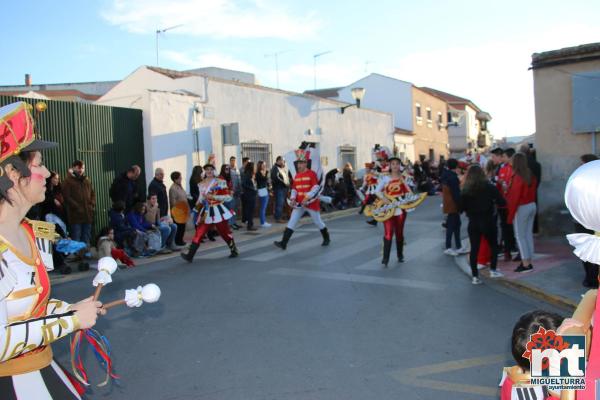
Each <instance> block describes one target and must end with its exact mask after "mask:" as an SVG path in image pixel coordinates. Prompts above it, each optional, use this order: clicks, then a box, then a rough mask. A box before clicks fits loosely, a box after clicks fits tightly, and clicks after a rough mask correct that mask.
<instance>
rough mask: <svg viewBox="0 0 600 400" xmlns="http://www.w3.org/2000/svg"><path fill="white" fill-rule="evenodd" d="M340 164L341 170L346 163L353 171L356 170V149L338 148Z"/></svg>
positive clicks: (348, 147)
mask: <svg viewBox="0 0 600 400" xmlns="http://www.w3.org/2000/svg"><path fill="white" fill-rule="evenodd" d="M340 163H341V166H342V168H343V167H344V165H346V163H350V165H352V168H353V169H356V147H352V146H341V147H340Z"/></svg>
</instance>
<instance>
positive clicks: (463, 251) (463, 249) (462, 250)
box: [456, 247, 470, 254]
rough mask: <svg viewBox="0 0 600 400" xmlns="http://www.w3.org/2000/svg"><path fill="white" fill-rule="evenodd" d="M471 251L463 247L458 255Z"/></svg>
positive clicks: (458, 250)
mask: <svg viewBox="0 0 600 400" xmlns="http://www.w3.org/2000/svg"><path fill="white" fill-rule="evenodd" d="M469 251H470V250H469V249H467V248H466V247H461V248H460V249H457V250H456V252H457V253H458V254H467V253H468V252H469Z"/></svg>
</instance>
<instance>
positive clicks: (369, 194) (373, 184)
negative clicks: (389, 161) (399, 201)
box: [358, 162, 379, 226]
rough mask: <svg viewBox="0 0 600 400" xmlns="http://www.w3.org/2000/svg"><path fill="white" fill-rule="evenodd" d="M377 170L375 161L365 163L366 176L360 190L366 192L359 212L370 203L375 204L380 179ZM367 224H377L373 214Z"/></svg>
mask: <svg viewBox="0 0 600 400" xmlns="http://www.w3.org/2000/svg"><path fill="white" fill-rule="evenodd" d="M378 179H379V178H378V176H377V171H376V170H375V163H374V162H370V163H365V176H364V178H363V184H362V186H361V188H360V190H361V191H362V192H363V193H364V194H365V199H364V200H363V202H362V206H361V207H360V211H359V212H358V213H359V214H362V213H363V211H364V210H365V207H366V206H368V205H369V204H373V202H374V201H375V199H376V198H377V196H375V190H376V189H377V181H378ZM367 224H370V225H373V226H377V221H375V219H374V218H373V217H372V216H371V217H368V219H367Z"/></svg>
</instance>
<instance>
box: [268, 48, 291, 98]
mask: <svg viewBox="0 0 600 400" xmlns="http://www.w3.org/2000/svg"><path fill="white" fill-rule="evenodd" d="M288 52H289V50H284V51H278V52H275V53H270V54H265V58H267V57H269V58H270V57H273V58H274V59H275V78H276V80H277V89H279V56H280V55H281V54H284V53H288Z"/></svg>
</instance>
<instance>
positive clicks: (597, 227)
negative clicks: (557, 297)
mask: <svg viewBox="0 0 600 400" xmlns="http://www.w3.org/2000/svg"><path fill="white" fill-rule="evenodd" d="M599 174H600V161H592V162H589V163H587V164H584V165H582V166H580V167H579V168H577V169H576V170H575V172H573V174H572V175H571V177H570V178H569V180H568V181H567V186H566V188H565V204H566V206H567V208H568V209H569V212H570V213H571V215H572V216H573V218H574V219H575V220H576V221H577V222H578V223H580V224H581V225H582V226H583V227H585V228H586V229H589V230H591V231H594V232H595V234H588V233H574V234H570V235H567V239H568V240H569V243H570V244H571V246H573V247H574V248H575V250H574V251H573V253H575V255H576V256H577V257H579V258H580V259H581V260H582V261H586V262H591V263H595V264H598V263H600V180H598V175H599ZM599 300H600V297H598V290H597V289H593V290H589V291H588V292H587V293H586V294H585V296H584V297H583V299H582V300H581V302H580V303H579V305H578V306H577V309H576V310H575V312H574V313H573V317H572V318H569V319H567V320H565V322H563V325H562V326H561V329H562V331H563V334H567V335H573V334H585V335H586V336H587V338H586V345H587V346H588V347H589V346H590V345H591V349H589V351H588V349H586V352H585V354H586V355H587V356H588V362H587V367H586V372H585V386H586V388H585V390H578V391H577V392H576V394H575V393H573V391H565V390H563V394H562V395H561V399H575V398H576V399H577V400H593V399H596V398H597V397H596V381H597V380H598V379H600V354H599V352H600V334H597V332H596V330H597V329H593V328H595V325H596V324H598V321H600V302H599ZM592 321H593V322H592ZM592 325H594V327H593V328H592ZM590 337H591V340H589V339H590ZM567 393H568V394H569V395H568V396H567Z"/></svg>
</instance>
